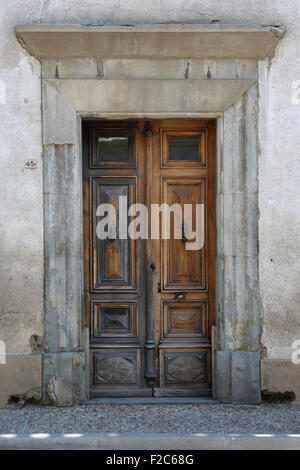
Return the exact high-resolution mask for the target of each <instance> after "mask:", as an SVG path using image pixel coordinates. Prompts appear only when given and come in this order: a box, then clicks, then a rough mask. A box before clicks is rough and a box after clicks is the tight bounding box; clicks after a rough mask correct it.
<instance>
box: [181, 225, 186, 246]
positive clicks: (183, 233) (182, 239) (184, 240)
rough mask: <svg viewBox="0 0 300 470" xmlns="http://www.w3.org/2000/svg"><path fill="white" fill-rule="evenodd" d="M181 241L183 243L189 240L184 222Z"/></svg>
mask: <svg viewBox="0 0 300 470" xmlns="http://www.w3.org/2000/svg"><path fill="white" fill-rule="evenodd" d="M181 241H182V242H183V243H186V242H187V238H186V236H185V230H184V224H182V238H181Z"/></svg>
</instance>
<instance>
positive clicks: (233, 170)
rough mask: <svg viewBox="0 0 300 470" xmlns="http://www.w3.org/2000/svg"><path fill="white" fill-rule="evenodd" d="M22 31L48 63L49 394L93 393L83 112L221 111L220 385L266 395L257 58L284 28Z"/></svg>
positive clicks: (232, 398)
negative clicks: (84, 226)
mask: <svg viewBox="0 0 300 470" xmlns="http://www.w3.org/2000/svg"><path fill="white" fill-rule="evenodd" d="M133 33H134V34H133ZM16 34H17V37H18V39H19V41H20V42H21V43H22V45H23V46H24V47H25V48H26V49H27V50H28V51H29V52H30V53H31V54H32V55H34V56H36V57H38V58H39V59H40V60H41V62H42V120H43V149H44V150H43V164H44V260H45V308H44V324H45V334H44V353H43V399H44V402H45V403H49V402H50V403H55V404H64V405H66V404H72V403H75V402H83V401H85V400H86V399H87V398H88V393H89V384H88V380H89V374H88V351H89V347H88V341H89V340H88V332H87V329H86V327H85V321H84V315H83V304H84V299H83V282H82V279H83V263H82V256H83V255H82V253H83V250H82V245H83V238H82V233H83V229H82V154H81V120H82V119H86V118H101V119H130V118H134V119H139V118H142V119H147V118H148V119H156V118H157V119H169V118H171V119H173V118H178V119H193V118H195V119H196V118H198V119H199V118H205V119H207V118H213V119H216V120H217V151H216V175H217V178H216V215H217V217H216V219H217V250H216V251H217V260H216V266H217V272H216V327H215V333H216V334H215V335H214V336H215V338H216V339H215V345H214V349H215V354H214V360H213V364H214V370H213V374H214V391H215V396H216V397H217V398H218V399H220V400H222V401H224V402H231V403H258V402H259V401H260V352H259V342H260V335H261V316H260V306H259V279H258V147H259V146H258V118H259V116H258V64H259V61H262V60H265V58H266V57H268V56H271V55H272V54H273V53H274V49H275V46H276V44H277V43H278V41H279V39H280V37H282V35H283V34H284V31H282V30H281V29H278V28H273V27H268V28H262V27H253V26H252V27H246V26H244V27H243V26H222V25H176V26H170V25H169V26H148V27H146V26H145V27H82V26H64V25H24V26H18V27H17V28H16ZM158 36H159V41H158V40H157V39H158Z"/></svg>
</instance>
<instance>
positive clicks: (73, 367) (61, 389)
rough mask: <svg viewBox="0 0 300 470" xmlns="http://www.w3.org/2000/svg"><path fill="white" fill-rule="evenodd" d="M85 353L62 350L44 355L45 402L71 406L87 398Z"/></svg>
mask: <svg viewBox="0 0 300 470" xmlns="http://www.w3.org/2000/svg"><path fill="white" fill-rule="evenodd" d="M85 367H86V362H85V354H84V353H83V352H65V353H63V352H60V353H54V354H44V356H43V402H44V403H50V404H53V405H56V406H71V405H73V404H76V403H82V402H84V401H85V400H86V398H87V397H86V383H85V380H86V373H85Z"/></svg>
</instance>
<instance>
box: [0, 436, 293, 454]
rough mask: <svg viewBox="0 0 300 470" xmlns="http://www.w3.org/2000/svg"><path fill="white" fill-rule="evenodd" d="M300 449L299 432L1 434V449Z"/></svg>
mask: <svg viewBox="0 0 300 470" xmlns="http://www.w3.org/2000/svg"><path fill="white" fill-rule="evenodd" d="M153 449H155V450H157V449H162V450H176V451H178V450H300V434H223V433H218V434H215V433H207V434H205V433H189V434H173V433H161V434H154V433H101V434H1V435H0V450H111V451H115V450H153Z"/></svg>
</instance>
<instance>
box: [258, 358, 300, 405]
mask: <svg viewBox="0 0 300 470" xmlns="http://www.w3.org/2000/svg"><path fill="white" fill-rule="evenodd" d="M261 389H262V391H266V392H271V393H278V392H280V393H285V392H294V393H295V395H296V399H295V401H294V402H293V404H294V405H296V406H300V364H293V363H292V361H288V360H282V359H263V360H262V361H261Z"/></svg>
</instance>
